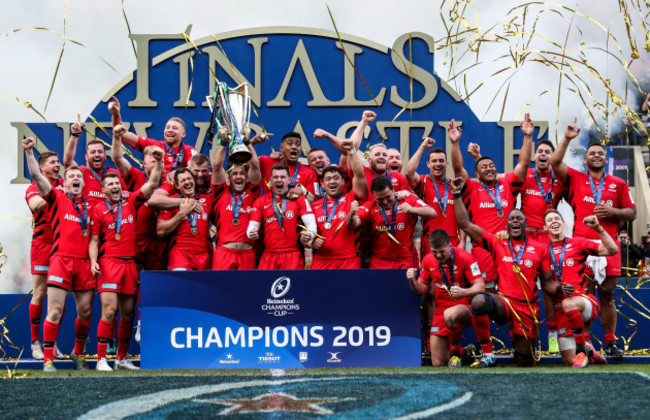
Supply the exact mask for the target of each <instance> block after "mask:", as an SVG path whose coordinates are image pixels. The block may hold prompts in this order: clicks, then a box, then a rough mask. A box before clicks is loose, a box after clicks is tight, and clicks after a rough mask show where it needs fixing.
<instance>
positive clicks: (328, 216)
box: [323, 194, 343, 224]
mask: <svg viewBox="0 0 650 420" xmlns="http://www.w3.org/2000/svg"><path fill="white" fill-rule="evenodd" d="M341 197H343V194H341V195H339V196H338V198H337V199H336V201H334V204H332V210H330V211H329V213H328V212H327V196H325V197H324V198H323V214H324V215H325V216H326V218H325V223H330V224H331V223H332V219H333V218H334V214H336V207H338V205H339V200H340V199H341Z"/></svg>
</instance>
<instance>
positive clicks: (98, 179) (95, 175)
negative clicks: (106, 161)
mask: <svg viewBox="0 0 650 420" xmlns="http://www.w3.org/2000/svg"><path fill="white" fill-rule="evenodd" d="M88 170H89V171H90V173H91V174H92V175H93V176H94V177H95V179H96V180H97V181H99V182H100V183H101V182H102V177H103V176H104V175H106V168H105V167H104V170H103V171H102V176H99V174H98V173H97V172H95V170H94V169H93V168H91V167H88Z"/></svg>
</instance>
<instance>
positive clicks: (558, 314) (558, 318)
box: [553, 294, 600, 337]
mask: <svg viewBox="0 0 650 420" xmlns="http://www.w3.org/2000/svg"><path fill="white" fill-rule="evenodd" d="M577 296H580V297H582V298H584V299H588V300H589V302H590V303H591V315H590V317H589V322H590V321H593V320H594V319H596V318H598V315H599V314H600V304H599V303H598V299H596V297H595V296H594V295H591V294H585V295H584V296H582V295H577ZM566 298H567V297H566V296H564V295H562V299H559V300H556V299H553V312H554V313H555V323H556V324H557V332H558V334H557V335H558V337H573V333H572V332H571V327H570V326H569V320H568V318H567V316H566V312H564V309H562V301H563V300H564V299H566ZM583 321H584V317H583Z"/></svg>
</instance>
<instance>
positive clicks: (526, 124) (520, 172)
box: [513, 112, 535, 181]
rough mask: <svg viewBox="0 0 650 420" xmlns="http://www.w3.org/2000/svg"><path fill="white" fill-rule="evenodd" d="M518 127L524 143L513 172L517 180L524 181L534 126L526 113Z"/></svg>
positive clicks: (528, 164) (531, 150) (528, 163)
mask: <svg viewBox="0 0 650 420" xmlns="http://www.w3.org/2000/svg"><path fill="white" fill-rule="evenodd" d="M519 127H520V128H521V132H522V133H524V143H523V144H522V146H521V151H520V152H519V162H517V166H515V169H514V171H513V172H514V173H515V176H516V177H517V179H519V180H520V181H525V180H526V174H527V173H528V167H529V166H530V157H531V153H532V152H533V131H534V130H535V124H533V121H532V120H531V119H530V114H528V112H526V114H525V115H524V120H523V121H522V122H521V124H520V125H519Z"/></svg>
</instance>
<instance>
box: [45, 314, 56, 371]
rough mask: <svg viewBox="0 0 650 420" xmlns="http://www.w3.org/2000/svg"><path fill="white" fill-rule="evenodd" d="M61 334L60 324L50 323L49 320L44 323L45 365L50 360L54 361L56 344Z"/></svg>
mask: <svg viewBox="0 0 650 420" xmlns="http://www.w3.org/2000/svg"><path fill="white" fill-rule="evenodd" d="M58 334H59V324H55V323H54V322H50V321H48V320H47V319H46V320H45V321H43V354H44V355H45V357H44V358H43V363H45V362H47V361H48V360H54V342H55V341H56V336H57V335H58Z"/></svg>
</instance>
